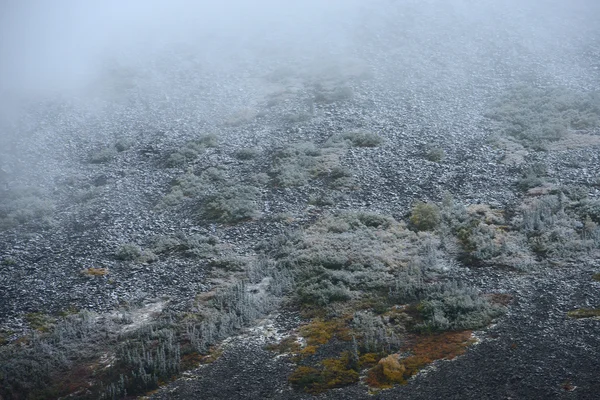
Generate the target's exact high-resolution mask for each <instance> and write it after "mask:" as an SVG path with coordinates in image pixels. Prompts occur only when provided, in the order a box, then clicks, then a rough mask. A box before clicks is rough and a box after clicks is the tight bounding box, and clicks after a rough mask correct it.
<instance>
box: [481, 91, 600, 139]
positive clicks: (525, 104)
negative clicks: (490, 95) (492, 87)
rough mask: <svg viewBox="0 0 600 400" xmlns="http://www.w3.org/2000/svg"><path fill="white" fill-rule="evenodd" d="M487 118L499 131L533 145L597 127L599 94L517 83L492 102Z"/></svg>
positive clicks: (599, 109)
mask: <svg viewBox="0 0 600 400" xmlns="http://www.w3.org/2000/svg"><path fill="white" fill-rule="evenodd" d="M487 117H488V118H490V119H492V120H494V121H496V122H497V127H498V129H499V131H500V133H502V134H505V135H509V136H512V137H514V138H516V139H519V140H520V141H521V142H523V143H524V144H528V145H532V146H533V145H537V144H539V143H540V142H543V141H555V140H558V139H560V138H562V137H563V136H564V135H565V134H566V133H567V132H568V131H576V130H587V129H592V128H595V127H598V126H600V94H599V93H597V92H589V93H583V92H576V91H572V90H568V89H564V88H534V87H527V86H517V87H515V88H512V89H511V90H510V91H508V92H507V93H506V94H505V95H504V96H502V97H501V98H500V99H498V101H496V102H495V103H494V104H492V106H491V107H490V110H489V112H488V113H487Z"/></svg>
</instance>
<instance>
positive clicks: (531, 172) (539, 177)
mask: <svg viewBox="0 0 600 400" xmlns="http://www.w3.org/2000/svg"><path fill="white" fill-rule="evenodd" d="M546 175H547V171H546V166H545V165H544V164H541V163H536V164H533V165H530V166H528V167H527V168H526V169H525V170H524V171H523V173H522V176H521V178H520V179H519V180H518V181H517V187H518V188H519V189H520V190H521V191H523V192H526V191H527V190H529V189H532V188H535V187H538V186H542V185H543V184H544V183H545V182H546Z"/></svg>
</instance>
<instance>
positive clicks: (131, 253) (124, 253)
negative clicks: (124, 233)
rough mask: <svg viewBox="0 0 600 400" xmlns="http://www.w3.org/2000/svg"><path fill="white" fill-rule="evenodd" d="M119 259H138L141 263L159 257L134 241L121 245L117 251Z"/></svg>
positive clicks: (116, 254)
mask: <svg viewBox="0 0 600 400" xmlns="http://www.w3.org/2000/svg"><path fill="white" fill-rule="evenodd" d="M115 257H116V258H117V260H121V261H136V262H139V263H151V262H154V261H156V260H157V259H158V257H157V256H156V254H154V253H152V252H151V251H149V250H142V248H141V247H139V246H138V245H136V244H134V243H125V244H123V245H121V246H120V247H119V248H118V250H117V252H116V253H115Z"/></svg>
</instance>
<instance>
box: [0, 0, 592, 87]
mask: <svg viewBox="0 0 600 400" xmlns="http://www.w3.org/2000/svg"><path fill="white" fill-rule="evenodd" d="M1 7H2V13H1V16H0V18H1V20H0V22H1V28H0V57H1V58H0V59H1V60H2V69H1V72H2V75H1V76H2V80H1V84H2V86H1V88H2V90H3V91H7V90H9V91H11V92H12V93H15V92H16V93H24V92H25V93H39V92H44V91H49V90H54V91H56V90H59V91H60V90H73V89H80V88H81V87H82V86H84V85H85V83H87V82H88V81H89V80H90V79H93V78H94V77H95V76H96V75H97V74H98V73H100V72H101V68H102V67H103V66H105V65H106V63H107V62H117V63H119V64H122V65H123V64H124V65H135V64H136V63H137V64H138V65H136V66H138V67H141V65H140V64H142V63H144V62H149V61H150V57H153V56H156V55H157V54H158V53H160V52H165V51H169V50H172V49H174V48H176V47H182V46H185V47H188V48H193V49H196V51H197V52H198V53H204V54H203V55H204V56H205V57H207V58H209V60H206V61H211V62H213V63H216V64H219V62H222V63H223V64H221V65H219V67H227V65H225V62H226V61H227V62H231V61H232V58H233V59H234V60H235V59H237V60H238V61H239V60H240V59H242V58H246V59H250V60H251V59H253V58H260V57H265V56H267V57H268V56H273V55H275V54H277V52H279V55H281V54H282V53H284V54H285V55H286V57H301V58H309V57H318V56H322V55H323V54H337V55H340V54H341V53H342V54H346V55H354V54H355V53H356V52H359V51H361V50H363V51H364V50H365V47H369V46H371V48H370V49H368V51H369V52H371V53H381V52H385V51H387V50H388V49H389V48H386V46H390V45H395V46H406V45H407V44H411V45H415V44H420V45H421V48H420V51H422V52H423V53H425V54H426V53H429V52H431V51H432V50H433V49H435V50H442V51H443V50H444V48H445V47H446V48H447V46H445V45H444V43H445V44H446V45H449V46H450V48H452V47H454V46H458V47H465V48H463V50H469V49H468V48H466V47H468V46H469V44H470V43H472V42H473V41H476V40H479V41H481V40H486V41H487V44H488V45H489V46H490V48H489V49H488V50H490V51H494V50H495V51H504V52H506V54H504V56H505V57H511V55H513V54H514V53H515V52H518V51H529V52H547V53H548V54H546V56H547V57H546V58H553V56H555V55H556V54H552V52H553V51H564V50H566V51H570V50H573V51H574V52H575V55H576V54H577V50H580V49H569V47H570V46H569V44H570V43H571V41H572V40H573V39H577V38H580V37H582V36H589V39H590V40H595V39H594V38H593V37H592V35H591V33H592V30H594V29H597V28H595V26H594V25H595V24H594V22H596V21H597V16H598V15H600V14H598V11H599V7H598V5H597V2H595V1H592V0H587V1H586V0H577V1H571V2H568V4H567V3H566V2H564V1H552V0H536V1H532V0H529V1H514V0H508V1H506V0H505V1H470V0H453V1H439V0H429V1H410V0H409V1H368V2H367V1H359V0H347V1H342V0H330V1H318V0H308V1H289V2H282V1H276V0H258V1H243V0H235V1H232V0H229V1H223V2H216V1H209V0H200V1H191V0H189V1H186V0H175V1H161V0H150V1H140V0H132V1H126V2H122V1H116V0H109V1H85V2H81V1H76V0H69V1H67V0H58V1H52V2H49V1H44V0H25V1H16V0H8V1H5V2H3V5H2V6H1ZM415 41H416V42H417V43H414V42H415ZM410 42H413V43H410ZM377 46H380V47H377ZM457 50H458V51H459V53H458V54H454V55H453V54H452V52H447V53H448V54H446V55H447V56H448V57H453V56H456V55H458V56H461V53H460V50H461V49H460V48H458V49H457ZM208 53H209V54H208ZM232 54H235V57H232ZM410 56H414V54H410ZM211 57H212V59H210V58H211ZM174 64H176V60H174ZM174 67H176V65H174ZM465 67H466V66H465Z"/></svg>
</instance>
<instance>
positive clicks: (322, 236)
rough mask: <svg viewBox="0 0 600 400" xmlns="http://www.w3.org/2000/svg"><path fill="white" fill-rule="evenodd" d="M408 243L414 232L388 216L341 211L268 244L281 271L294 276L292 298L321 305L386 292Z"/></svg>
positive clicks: (415, 250)
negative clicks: (301, 230)
mask: <svg viewBox="0 0 600 400" xmlns="http://www.w3.org/2000/svg"><path fill="white" fill-rule="evenodd" d="M412 240H416V238H414V233H412V232H410V231H408V230H406V229H405V227H404V226H403V225H402V224H400V223H398V222H396V221H394V219H393V218H391V217H386V216H382V215H378V214H369V213H342V214H339V215H337V216H330V217H327V218H324V219H323V220H322V221H320V222H319V223H317V224H315V226H314V227H313V228H311V229H309V230H307V231H305V233H304V234H302V235H300V236H298V235H294V236H291V237H283V238H278V239H276V240H275V241H274V243H273V244H272V246H273V247H275V249H274V255H275V259H276V261H277V263H278V266H279V268H281V269H282V270H288V271H291V272H292V273H293V275H294V282H295V287H296V289H295V292H296V296H297V297H296V298H297V299H298V300H299V301H300V302H301V303H303V304H313V305H318V306H325V305H327V304H330V303H333V302H344V301H348V300H351V299H353V298H357V297H360V296H362V295H363V294H364V293H367V292H369V291H373V290H384V289H385V288H387V285H388V282H390V281H392V280H393V275H392V274H391V271H393V270H395V269H399V268H401V267H400V265H401V259H402V258H403V253H404V254H406V249H405V248H404V247H403V246H404V245H408V244H410V243H411V241H412ZM413 252H414V253H416V252H417V249H416V248H414V249H413Z"/></svg>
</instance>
